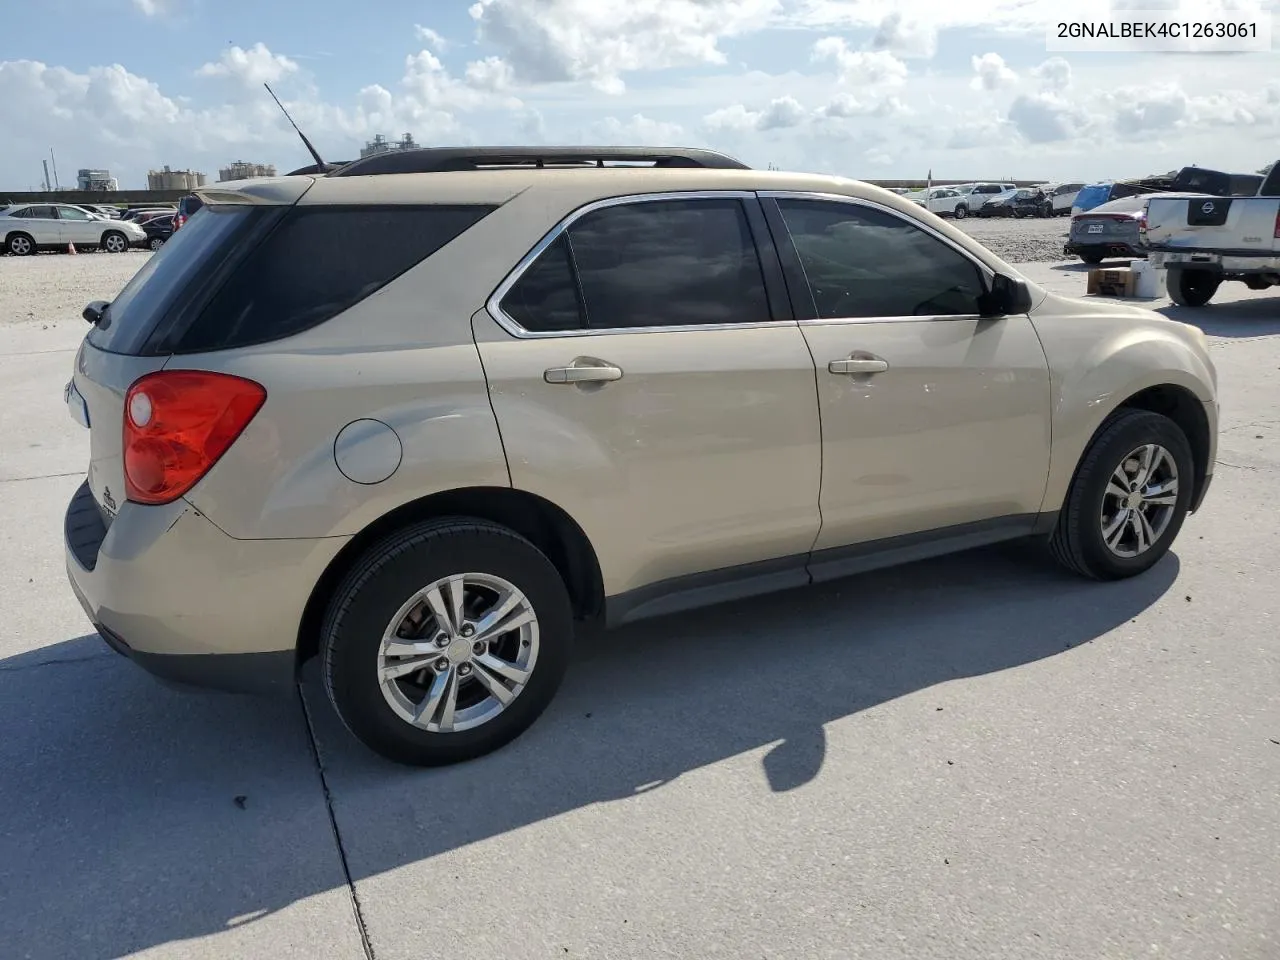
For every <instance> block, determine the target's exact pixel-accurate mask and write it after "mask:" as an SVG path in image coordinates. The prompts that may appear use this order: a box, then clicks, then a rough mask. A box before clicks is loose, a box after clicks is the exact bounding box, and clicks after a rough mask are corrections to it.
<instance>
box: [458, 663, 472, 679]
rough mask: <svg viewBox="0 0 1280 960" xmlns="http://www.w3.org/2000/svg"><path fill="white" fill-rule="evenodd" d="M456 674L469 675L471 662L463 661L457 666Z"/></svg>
mask: <svg viewBox="0 0 1280 960" xmlns="http://www.w3.org/2000/svg"><path fill="white" fill-rule="evenodd" d="M458 676H460V677H469V676H471V664H469V663H464V664H462V665H461V666H460V667H458Z"/></svg>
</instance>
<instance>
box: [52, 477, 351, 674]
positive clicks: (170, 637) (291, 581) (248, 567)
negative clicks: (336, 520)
mask: <svg viewBox="0 0 1280 960" xmlns="http://www.w3.org/2000/svg"><path fill="white" fill-rule="evenodd" d="M346 542H347V538H345V537H336V538H326V539H321V540H235V539H232V538H231V537H228V536H227V535H226V534H225V533H223V532H222V531H221V530H219V529H218V528H217V527H216V526H214V525H213V524H212V523H211V522H210V521H209V520H208V519H207V518H205V517H204V515H203V514H201V513H200V512H199V511H197V510H195V509H194V508H193V507H191V506H190V504H188V503H186V502H185V501H183V500H179V501H177V502H175V503H171V504H166V505H165V506H159V507H143V506H138V505H137V504H133V503H124V504H122V505H121V509H120V512H119V514H118V515H117V516H116V518H115V519H114V520H113V521H111V523H110V525H107V524H106V523H105V522H104V521H103V519H102V515H101V513H100V512H99V510H98V507H97V505H96V503H95V502H94V500H93V496H92V494H91V493H90V492H89V487H88V485H87V484H82V485H81V487H80V489H79V490H77V491H76V493H75V495H74V496H73V497H72V499H71V502H70V504H68V506H67V513H66V522H65V525H64V543H65V553H66V565H67V577H68V579H69V580H70V583H71V588H72V590H73V591H74V592H75V595H76V597H77V598H78V599H79V601H80V605H81V606H82V607H84V611H85V613H86V614H87V615H88V617H89V620H90V622H92V623H93V625H94V627H95V629H97V631H98V633H99V634H100V635H101V636H102V637H103V639H104V640H106V642H107V643H108V645H109V646H111V647H112V649H114V650H116V651H117V652H119V653H121V654H123V655H124V656H127V657H128V658H129V659H130V660H133V661H134V662H135V663H137V664H138V665H139V666H141V667H143V668H144V669H146V670H148V671H149V672H151V673H153V674H155V675H156V676H158V677H161V678H162V679H165V680H169V681H172V682H177V683H181V684H184V685H194V686H202V687H212V688H215V689H222V690H232V691H238V692H255V693H263V692H283V691H287V690H288V689H289V688H290V687H291V685H292V683H293V680H294V675H295V670H296V665H297V656H296V649H297V639H298V627H299V624H300V622H301V620H302V613H303V610H304V609H305V607H306V603H307V600H308V598H309V597H310V595H311V590H312V587H313V586H314V584H315V583H316V582H317V580H318V579H319V577H320V574H321V573H322V572H323V570H324V568H325V567H326V566H327V565H328V563H329V561H330V560H331V559H332V558H333V557H334V556H336V554H337V552H338V550H339V549H341V547H342V546H343V544H345V543H346Z"/></svg>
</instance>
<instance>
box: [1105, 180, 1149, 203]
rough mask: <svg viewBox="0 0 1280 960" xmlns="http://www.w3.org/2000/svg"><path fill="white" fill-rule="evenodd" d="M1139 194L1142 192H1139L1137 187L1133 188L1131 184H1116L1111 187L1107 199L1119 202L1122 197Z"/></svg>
mask: <svg viewBox="0 0 1280 960" xmlns="http://www.w3.org/2000/svg"><path fill="white" fill-rule="evenodd" d="M1140 192H1142V191H1140V190H1139V189H1138V188H1137V187H1135V186H1133V185H1132V184H1129V183H1116V184H1113V185H1112V187H1111V195H1110V197H1109V199H1111V200H1121V199H1123V198H1124V197H1132V196H1133V195H1134V194H1136V193H1140Z"/></svg>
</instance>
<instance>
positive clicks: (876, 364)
mask: <svg viewBox="0 0 1280 960" xmlns="http://www.w3.org/2000/svg"><path fill="white" fill-rule="evenodd" d="M827 369H828V370H829V371H831V372H832V373H884V372H885V371H886V370H888V369H889V364H888V362H887V361H885V360H854V359H847V360H832V361H831V362H830V363H828V364H827Z"/></svg>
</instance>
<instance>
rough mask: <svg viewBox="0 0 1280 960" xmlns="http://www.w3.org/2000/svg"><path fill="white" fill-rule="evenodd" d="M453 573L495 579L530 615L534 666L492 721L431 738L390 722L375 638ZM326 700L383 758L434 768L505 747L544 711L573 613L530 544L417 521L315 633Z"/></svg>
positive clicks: (379, 550) (339, 596) (338, 597)
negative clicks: (517, 595) (535, 640)
mask: <svg viewBox="0 0 1280 960" xmlns="http://www.w3.org/2000/svg"><path fill="white" fill-rule="evenodd" d="M459 573H486V574H490V575H494V576H499V577H502V578H503V579H505V580H507V581H508V582H509V583H511V584H512V585H514V586H515V587H517V588H518V589H519V590H520V591H522V592H523V593H524V595H525V597H526V598H527V599H528V600H529V603H530V605H531V606H532V607H533V610H534V612H535V614H536V616H537V621H538V633H539V646H538V651H537V660H536V663H535V665H534V667H533V672H532V674H531V676H530V677H529V679H528V681H527V683H526V684H525V686H524V687H523V689H522V690H521V691H520V692H519V694H518V695H517V696H516V697H515V699H514V700H512V701H511V703H510V704H509V705H508V706H507V707H506V708H505V709H504V710H503V711H502V712H501V713H499V714H497V715H496V716H494V717H493V718H492V719H490V720H488V721H487V722H485V723H483V724H481V725H480V726H477V727H473V728H471V729H469V730H463V731H456V732H449V733H437V732H431V731H428V730H425V729H423V728H421V727H416V726H414V725H412V724H411V723H409V722H408V721H407V720H404V719H401V717H400V716H399V715H397V714H396V713H395V712H394V711H393V710H392V708H391V707H390V705H389V704H388V703H387V700H386V699H385V698H384V696H383V693H382V690H381V688H380V686H379V682H378V677H377V663H378V655H379V649H380V644H381V642H382V635H383V631H384V630H385V629H386V628H387V625H388V624H389V623H390V622H391V620H392V618H393V617H394V616H395V614H396V611H397V610H399V609H400V607H401V605H402V604H404V603H405V602H407V601H408V600H409V599H410V598H411V597H412V596H413V595H414V594H415V593H417V592H418V591H419V590H422V589H423V588H424V587H426V586H427V585H429V584H431V583H434V582H435V581H436V580H439V579H441V578H443V577H448V576H451V575H453V574H459ZM320 644H321V648H320V649H321V655H322V656H321V661H322V667H321V671H322V673H323V675H324V684H325V690H326V691H327V692H328V694H329V700H330V702H331V703H332V704H333V706H334V709H335V710H336V711H337V712H338V716H339V717H341V719H342V722H343V723H344V724H346V726H347V729H348V730H350V731H351V733H352V734H354V735H355V737H356V738H357V739H359V740H360V741H361V742H362V743H364V744H365V745H366V746H368V747H369V748H370V749H372V750H374V751H375V752H377V753H379V754H381V755H382V756H384V757H386V758H387V759H389V760H393V761H395V762H397V763H404V764H409V765H413V766H442V765H444V764H450V763H459V762H462V761H465V760H471V759H474V758H476V757H480V756H483V755H484V754H486V753H489V752H491V751H493V750H496V749H498V748H499V747H502V746H504V745H505V744H507V743H509V742H511V741H512V740H514V739H515V738H516V737H518V736H519V735H520V734H522V733H523V732H524V731H525V730H527V729H528V728H529V727H530V726H531V725H532V724H533V722H534V721H535V720H537V719H538V717H539V716H540V715H541V714H542V712H543V710H545V709H546V707H547V705H548V704H549V703H550V702H551V700H552V698H553V697H554V696H555V693H556V690H558V689H559V687H560V682H561V681H562V680H563V679H564V675H565V671H566V670H567V669H568V666H569V658H570V653H571V650H572V646H573V610H572V608H571V606H570V603H569V595H568V592H567V590H566V589H565V585H564V581H563V580H562V579H561V577H560V574H559V572H558V571H557V570H556V568H555V566H554V565H553V564H552V563H551V561H550V560H548V559H547V558H546V556H545V555H544V554H543V553H542V552H541V551H540V550H538V548H537V547H535V546H534V545H533V544H532V543H530V542H529V541H528V540H526V539H524V538H523V537H521V536H519V535H518V534H516V533H514V532H512V531H511V530H509V529H507V528H506V527H502V526H499V525H497V524H494V523H489V522H488V521H483V520H473V519H469V518H463V517H455V518H447V519H442V520H434V521H429V522H426V523H421V524H417V525H415V526H412V527H410V528H408V529H406V530H403V531H401V532H400V533H397V534H394V535H392V536H390V537H387V538H386V539H384V540H383V541H381V542H380V543H378V544H376V545H375V546H374V547H372V548H371V549H370V550H369V551H368V553H367V554H366V555H365V556H364V558H363V559H362V560H361V561H360V562H359V563H357V564H356V566H355V567H354V568H353V569H352V570H351V572H350V573H349V574H348V575H347V576H346V578H345V579H344V580H343V582H342V584H341V585H340V586H339V587H338V589H337V590H336V591H335V592H334V595H333V599H332V600H331V601H330V603H329V608H328V610H327V612H326V614H325V618H324V623H323V626H322V628H321V635H320Z"/></svg>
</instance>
